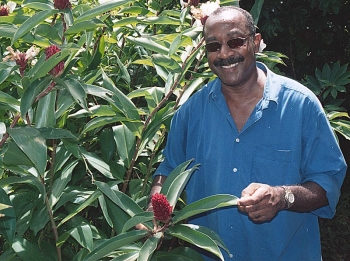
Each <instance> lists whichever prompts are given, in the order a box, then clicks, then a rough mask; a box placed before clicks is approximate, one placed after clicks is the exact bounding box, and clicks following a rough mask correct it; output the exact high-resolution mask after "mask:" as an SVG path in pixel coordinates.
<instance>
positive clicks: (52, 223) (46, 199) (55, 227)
mask: <svg viewBox="0 0 350 261" xmlns="http://www.w3.org/2000/svg"><path fill="white" fill-rule="evenodd" d="M45 205H46V208H47V212H48V213H49V217H50V222H51V226H52V231H53V234H54V237H55V242H56V243H57V242H58V232H57V226H56V223H55V218H54V216H53V214H52V209H51V206H50V203H49V198H48V197H47V195H45ZM56 252H57V258H58V261H62V253H61V248H60V247H58V246H57V245H56Z"/></svg>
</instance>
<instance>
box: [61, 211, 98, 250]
mask: <svg viewBox="0 0 350 261" xmlns="http://www.w3.org/2000/svg"><path fill="white" fill-rule="evenodd" d="M67 227H73V228H72V229H69V230H68V231H65V232H64V233H63V234H62V235H60V237H59V239H58V240H57V243H56V246H57V247H62V245H63V244H64V243H65V242H66V240H67V239H68V238H69V237H70V236H72V237H73V238H74V239H75V240H76V241H77V242H78V243H79V244H80V245H81V246H82V247H84V248H87V249H88V250H90V251H91V250H92V248H93V239H92V238H93V235H92V230H91V226H90V224H89V223H88V222H87V221H86V220H85V219H84V218H82V217H76V218H74V219H73V220H72V221H71V222H70V224H69V226H68V225H67Z"/></svg>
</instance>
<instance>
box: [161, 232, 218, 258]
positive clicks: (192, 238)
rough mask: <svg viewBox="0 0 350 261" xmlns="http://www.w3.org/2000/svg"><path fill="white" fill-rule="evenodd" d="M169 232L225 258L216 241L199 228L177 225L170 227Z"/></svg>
mask: <svg viewBox="0 0 350 261" xmlns="http://www.w3.org/2000/svg"><path fill="white" fill-rule="evenodd" d="M167 233H169V234H170V235H171V236H174V237H177V238H180V239H182V240H184V241H186V242H188V243H191V244H192V245H195V246H197V247H199V248H202V249H204V250H206V251H209V252H211V253H213V254H214V255H216V256H217V257H219V258H220V259H221V260H224V257H223V256H222V253H221V251H220V249H219V247H218V246H217V244H216V243H215V241H214V240H213V239H211V238H210V237H209V236H207V235H206V234H203V233H202V232H200V231H198V230H195V229H192V228H191V227H189V226H186V225H175V226H171V227H169V228H168V229H167Z"/></svg>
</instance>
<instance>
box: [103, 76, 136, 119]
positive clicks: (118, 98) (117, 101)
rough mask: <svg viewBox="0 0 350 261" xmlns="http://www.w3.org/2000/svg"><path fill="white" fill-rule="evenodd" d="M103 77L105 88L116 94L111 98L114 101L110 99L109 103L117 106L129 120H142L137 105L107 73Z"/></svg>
mask: <svg viewBox="0 0 350 261" xmlns="http://www.w3.org/2000/svg"><path fill="white" fill-rule="evenodd" d="M102 77H103V86H105V87H106V88H107V89H108V90H110V91H112V92H113V93H114V94H113V95H112V97H111V98H112V100H110V98H109V99H108V100H109V101H112V105H114V106H116V107H117V108H118V109H119V110H120V111H121V112H123V113H124V115H125V116H126V117H128V118H129V119H132V120H138V119H140V115H139V113H138V111H137V108H136V106H135V104H134V103H133V102H132V101H131V100H130V99H129V98H128V97H127V96H126V95H125V94H124V93H122V92H121V91H120V90H119V89H118V88H117V87H116V86H115V85H114V83H113V81H112V80H111V79H110V78H109V77H108V76H107V74H106V73H105V72H103V73H102ZM105 91H106V90H104V92H105ZM97 96H98V95H97ZM101 98H102V97H101Z"/></svg>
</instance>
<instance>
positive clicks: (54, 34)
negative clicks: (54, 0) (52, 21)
mask: <svg viewBox="0 0 350 261" xmlns="http://www.w3.org/2000/svg"><path fill="white" fill-rule="evenodd" d="M35 34H36V35H40V36H42V37H45V38H47V39H49V40H50V41H52V42H56V43H60V42H61V41H62V38H61V37H60V35H59V32H58V30H57V28H55V27H52V26H50V25H48V24H39V25H38V26H37V27H36V28H35Z"/></svg>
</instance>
